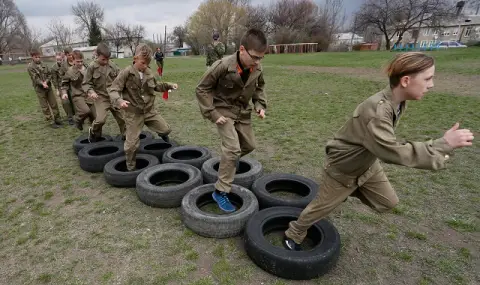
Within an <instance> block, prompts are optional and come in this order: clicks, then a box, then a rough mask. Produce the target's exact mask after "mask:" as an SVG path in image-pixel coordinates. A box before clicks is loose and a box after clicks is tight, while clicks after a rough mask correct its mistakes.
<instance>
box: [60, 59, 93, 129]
mask: <svg viewBox="0 0 480 285" xmlns="http://www.w3.org/2000/svg"><path fill="white" fill-rule="evenodd" d="M72 55H73V60H74V65H73V66H71V67H70V68H69V69H68V70H67V72H66V73H65V75H64V76H63V79H62V87H61V89H62V99H63V100H67V99H68V90H69V89H70V90H71V91H72V101H73V105H74V107H75V126H76V127H77V128H78V129H79V130H80V131H83V123H84V122H85V119H86V118H90V120H91V121H92V122H93V120H94V119H95V112H94V111H93V110H92V107H93V104H91V103H89V102H88V101H87V98H86V97H87V96H86V93H85V91H83V89H82V81H83V77H84V76H85V72H86V70H87V67H86V66H85V65H84V63H83V54H82V53H81V52H80V51H78V50H74V51H73V53H72Z"/></svg>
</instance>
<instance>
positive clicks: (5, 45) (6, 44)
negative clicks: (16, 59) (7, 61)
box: [0, 0, 27, 57]
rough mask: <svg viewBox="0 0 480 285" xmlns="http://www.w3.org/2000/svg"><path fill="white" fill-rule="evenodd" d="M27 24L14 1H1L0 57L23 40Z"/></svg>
mask: <svg viewBox="0 0 480 285" xmlns="http://www.w3.org/2000/svg"><path fill="white" fill-rule="evenodd" d="M26 27H27V23H26V20H25V17H24V16H23V14H22V13H21V12H20V10H18V7H17V5H15V3H14V2H13V1H12V0H0V57H1V56H2V55H3V54H4V53H5V52H8V51H9V50H11V49H12V48H13V46H14V45H15V46H16V45H18V42H19V40H21V39H23V36H24V35H23V33H22V32H23V31H25V28H26Z"/></svg>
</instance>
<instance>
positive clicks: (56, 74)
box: [51, 62, 63, 90]
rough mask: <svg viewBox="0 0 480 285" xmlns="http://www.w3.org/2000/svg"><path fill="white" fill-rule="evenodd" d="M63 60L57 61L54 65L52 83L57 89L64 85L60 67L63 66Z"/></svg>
mask: <svg viewBox="0 0 480 285" xmlns="http://www.w3.org/2000/svg"><path fill="white" fill-rule="evenodd" d="M62 64H63V63H62V62H60V63H58V62H55V63H54V64H53V65H52V67H51V70H52V83H53V86H55V88H57V90H60V87H61V86H62V77H61V76H60V68H61V67H62Z"/></svg>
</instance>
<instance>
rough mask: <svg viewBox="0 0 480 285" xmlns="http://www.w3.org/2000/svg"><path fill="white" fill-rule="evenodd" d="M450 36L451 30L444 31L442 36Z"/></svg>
mask: <svg viewBox="0 0 480 285" xmlns="http://www.w3.org/2000/svg"><path fill="white" fill-rule="evenodd" d="M449 35H450V30H448V29H447V30H445V31H443V33H442V36H449Z"/></svg>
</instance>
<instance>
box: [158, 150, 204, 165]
mask: <svg viewBox="0 0 480 285" xmlns="http://www.w3.org/2000/svg"><path fill="white" fill-rule="evenodd" d="M211 157H212V153H211V152H210V150H208V149H207V148H205V147H201V146H177V147H172V148H169V149H167V150H166V151H165V152H164V153H163V157H162V162H163V163H183V164H190V165H193V166H195V167H196V168H198V169H202V165H203V163H204V162H205V161H207V160H209V159H210V158H211Z"/></svg>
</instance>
